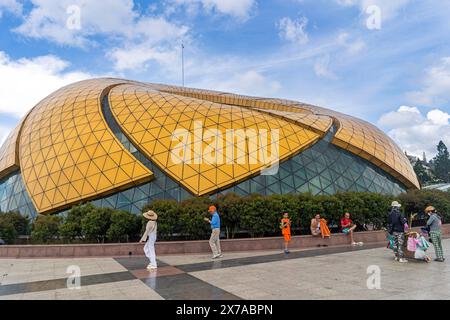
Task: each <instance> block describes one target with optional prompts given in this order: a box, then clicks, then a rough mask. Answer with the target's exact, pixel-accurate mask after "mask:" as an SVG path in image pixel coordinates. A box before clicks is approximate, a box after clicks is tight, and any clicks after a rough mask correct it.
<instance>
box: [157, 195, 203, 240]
mask: <svg viewBox="0 0 450 320" xmlns="http://www.w3.org/2000/svg"><path fill="white" fill-rule="evenodd" d="M211 204H212V203H211V200H210V199H209V198H191V199H187V200H185V201H183V202H181V203H180V205H179V212H180V215H179V217H178V220H179V228H180V229H181V231H182V233H183V235H184V236H185V237H186V238H187V239H190V240H200V239H207V238H209V235H210V233H211V226H210V225H209V224H208V223H207V222H205V221H204V219H205V218H207V217H209V213H208V209H209V207H210V206H211ZM158 220H159V219H158Z"/></svg>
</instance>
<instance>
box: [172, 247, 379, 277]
mask: <svg viewBox="0 0 450 320" xmlns="http://www.w3.org/2000/svg"><path fill="white" fill-rule="evenodd" d="M383 246H384V243H383V244H379V243H377V244H369V245H365V246H363V247H348V246H346V247H329V248H323V249H320V250H305V251H297V252H291V253H290V254H284V253H279V254H271V255H264V256H255V257H246V258H238V259H229V260H214V261H211V262H202V263H194V264H187V265H179V266H175V267H176V268H178V269H180V270H182V271H184V272H196V271H206V270H214V269H223V268H232V267H241V266H248V265H252V264H260V263H269V262H276V261H282V260H292V259H300V258H309V257H317V256H323V255H329V254H335V253H344V252H352V251H361V250H368V249H375V248H380V247H383ZM224 254H226V253H224Z"/></svg>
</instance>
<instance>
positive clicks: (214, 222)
mask: <svg viewBox="0 0 450 320" xmlns="http://www.w3.org/2000/svg"><path fill="white" fill-rule="evenodd" d="M208 211H209V213H210V214H211V216H212V218H211V220H210V219H208V218H205V221H207V222H209V223H210V224H211V229H212V232H211V238H210V239H209V245H210V246H211V250H212V252H213V257H212V258H213V259H218V258H222V257H223V255H222V251H221V249H220V216H219V214H218V213H217V208H216V207H215V206H211V207H210V208H209V210H208Z"/></svg>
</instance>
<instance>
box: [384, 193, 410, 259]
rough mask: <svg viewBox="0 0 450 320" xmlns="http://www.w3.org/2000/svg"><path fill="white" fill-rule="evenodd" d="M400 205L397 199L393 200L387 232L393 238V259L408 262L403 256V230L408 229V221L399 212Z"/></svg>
mask: <svg viewBox="0 0 450 320" xmlns="http://www.w3.org/2000/svg"><path fill="white" fill-rule="evenodd" d="M401 207H402V205H401V204H400V203H399V202H398V201H393V202H392V204H391V211H390V212H389V217H388V233H389V234H390V235H391V236H392V237H393V239H394V260H395V261H398V262H400V263H405V262H408V260H406V259H405V257H404V252H403V244H404V241H405V231H406V230H408V221H407V220H406V218H405V216H404V215H403V213H401V212H400V208H401Z"/></svg>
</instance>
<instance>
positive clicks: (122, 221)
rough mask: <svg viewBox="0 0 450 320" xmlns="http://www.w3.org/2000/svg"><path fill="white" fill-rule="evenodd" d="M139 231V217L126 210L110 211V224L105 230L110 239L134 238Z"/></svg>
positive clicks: (123, 239)
mask: <svg viewBox="0 0 450 320" xmlns="http://www.w3.org/2000/svg"><path fill="white" fill-rule="evenodd" d="M140 231H141V218H140V217H138V216H136V215H134V214H132V213H130V212H127V211H119V210H116V211H113V212H111V225H110V227H109V229H108V231H107V232H106V237H107V238H108V240H110V241H118V242H121V241H126V242H128V241H129V240H130V238H134V237H135V236H136V235H138V234H139V232H140Z"/></svg>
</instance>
